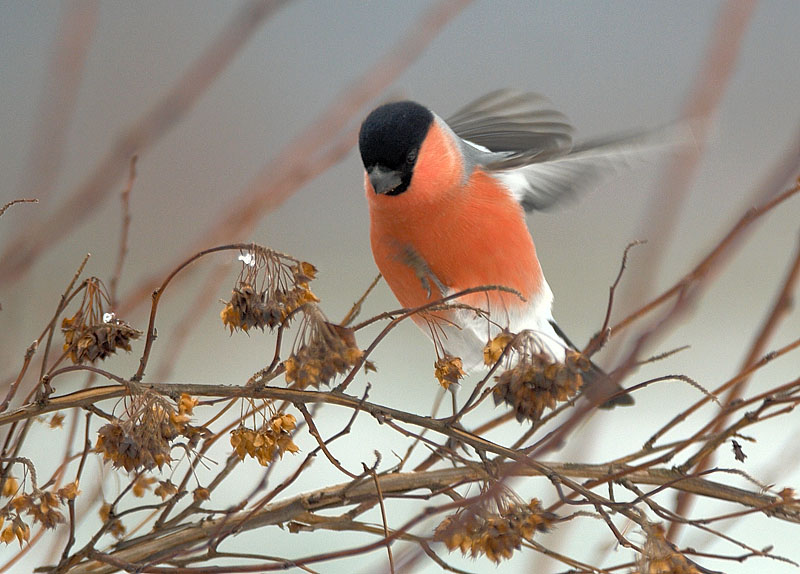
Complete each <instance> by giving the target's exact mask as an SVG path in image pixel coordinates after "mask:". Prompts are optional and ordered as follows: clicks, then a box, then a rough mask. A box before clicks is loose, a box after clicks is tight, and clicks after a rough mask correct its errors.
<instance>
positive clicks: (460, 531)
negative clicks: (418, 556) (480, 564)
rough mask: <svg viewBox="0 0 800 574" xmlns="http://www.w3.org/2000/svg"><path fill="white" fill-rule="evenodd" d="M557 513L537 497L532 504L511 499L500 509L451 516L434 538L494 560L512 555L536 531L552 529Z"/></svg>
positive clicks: (465, 512) (466, 511)
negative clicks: (549, 509)
mask: <svg viewBox="0 0 800 574" xmlns="http://www.w3.org/2000/svg"><path fill="white" fill-rule="evenodd" d="M555 519H556V516H555V515H554V514H552V513H549V512H545V511H544V510H543V509H542V507H541V504H540V503H539V501H538V500H536V499H535V498H534V499H532V500H531V501H530V503H528V504H522V503H510V504H508V505H507V506H506V507H505V508H504V509H502V510H500V511H498V512H488V511H484V510H482V509H478V510H477V511H473V510H471V509H470V510H464V511H461V512H459V513H457V514H455V515H454V516H448V517H447V518H445V519H444V520H443V521H442V522H441V524H439V526H438V527H437V528H436V531H435V532H434V535H433V538H434V540H439V541H441V542H444V543H445V545H446V546H447V548H448V550H450V551H451V552H452V551H453V550H455V549H457V548H458V549H459V550H461V553H462V554H464V555H466V554H468V553H469V554H470V555H471V556H472V557H473V558H474V557H476V556H478V555H481V554H482V555H485V556H486V557H487V558H489V559H490V560H492V561H493V562H500V561H501V560H505V559H508V558H511V556H512V554H513V553H514V550H516V549H518V548H519V547H520V546H521V544H522V541H523V540H531V539H532V538H533V535H534V533H535V532H545V531H547V530H549V529H550V528H551V527H552V525H553V522H554V520H555Z"/></svg>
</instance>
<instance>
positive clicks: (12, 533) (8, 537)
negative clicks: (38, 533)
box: [0, 516, 31, 548]
mask: <svg viewBox="0 0 800 574" xmlns="http://www.w3.org/2000/svg"><path fill="white" fill-rule="evenodd" d="M30 537H31V529H30V527H29V526H28V525H27V524H25V523H24V522H23V521H22V519H21V518H20V517H19V516H17V517H15V518H14V520H12V521H11V524H9V525H8V526H6V527H5V528H4V529H3V531H2V532H0V542H2V543H3V544H11V543H12V542H13V541H14V539H15V538H16V539H17V542H19V547H20V548H22V543H23V542H27V541H28V540H29V539H30Z"/></svg>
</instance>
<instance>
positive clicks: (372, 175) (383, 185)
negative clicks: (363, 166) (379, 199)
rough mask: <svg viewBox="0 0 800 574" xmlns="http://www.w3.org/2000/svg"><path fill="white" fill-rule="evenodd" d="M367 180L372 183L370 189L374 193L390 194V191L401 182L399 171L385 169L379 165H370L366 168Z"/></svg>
mask: <svg viewBox="0 0 800 574" xmlns="http://www.w3.org/2000/svg"><path fill="white" fill-rule="evenodd" d="M367 175H368V176H369V182H370V183H371V184H372V189H374V190H375V193H379V194H381V195H386V194H391V192H392V191H393V190H395V189H397V187H398V186H399V185H400V184H401V183H402V178H401V177H400V172H397V171H394V170H391V169H385V168H383V167H381V166H379V165H375V166H372V167H371V168H369V169H368V170H367Z"/></svg>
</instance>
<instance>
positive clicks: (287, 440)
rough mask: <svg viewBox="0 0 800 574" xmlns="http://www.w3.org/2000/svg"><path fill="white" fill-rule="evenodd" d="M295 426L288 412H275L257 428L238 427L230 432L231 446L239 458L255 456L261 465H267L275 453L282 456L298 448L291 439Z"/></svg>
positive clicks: (293, 418) (294, 451) (295, 422)
mask: <svg viewBox="0 0 800 574" xmlns="http://www.w3.org/2000/svg"><path fill="white" fill-rule="evenodd" d="M296 426H297V419H295V417H294V416H293V415H289V414H281V413H278V414H275V415H274V416H273V417H272V418H271V419H269V420H268V421H266V422H265V423H264V424H263V425H262V426H261V428H259V429H258V430H253V429H249V428H247V427H244V426H242V427H239V428H237V429H235V430H233V431H232V432H231V446H232V447H233V449H234V451H235V452H236V454H237V456H238V457H239V460H244V457H245V456H250V457H253V458H255V459H256V460H257V461H258V462H259V464H261V466H267V465H269V463H270V462H272V460H273V458H275V454H278V455H279V456H281V457H283V455H284V453H285V452H287V451H288V452H291V453H292V454H294V453H296V452H298V451H299V450H300V449H298V448H297V445H296V444H294V442H293V441H292V435H291V433H292V431H293V430H294V429H295V427H296Z"/></svg>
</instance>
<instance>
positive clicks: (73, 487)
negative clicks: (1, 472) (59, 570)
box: [0, 478, 80, 546]
mask: <svg viewBox="0 0 800 574" xmlns="http://www.w3.org/2000/svg"><path fill="white" fill-rule="evenodd" d="M18 489H19V484H18V483H17V480H16V479H15V478H8V479H6V482H5V485H4V486H3V496H13V495H14V493H15V492H17V491H18ZM78 494H80V491H79V490H78V484H77V483H76V482H70V483H69V484H67V485H66V486H64V487H62V488H59V489H58V490H57V491H55V492H50V491H47V490H39V489H35V488H34V490H33V491H32V492H29V493H22V494H18V495H16V496H14V498H13V499H12V500H11V508H13V509H14V516H13V518H12V519H11V522H10V523H9V524H8V525H6V526H5V528H3V525H4V523H5V517H4V516H0V542H3V543H4V544H8V543H10V542H12V541H13V540H14V539H16V540H17V541H18V542H19V544H20V546H21V545H22V543H23V542H24V541H27V540H28V539H29V538H30V526H28V524H26V522H25V521H24V520H23V518H22V517H23V515H25V516H26V517H27V518H28V519H30V520H32V521H33V523H37V524H40V525H41V526H43V527H44V528H55V527H56V526H57V525H58V524H61V523H62V522H64V513H63V512H62V511H61V505H62V504H64V503H65V502H66V501H68V500H74V499H75V497H77V496H78Z"/></svg>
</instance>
